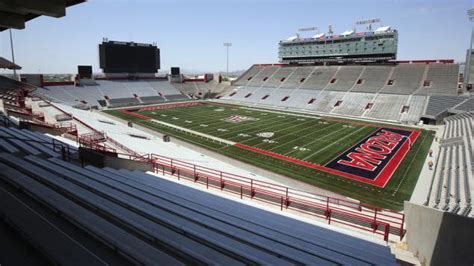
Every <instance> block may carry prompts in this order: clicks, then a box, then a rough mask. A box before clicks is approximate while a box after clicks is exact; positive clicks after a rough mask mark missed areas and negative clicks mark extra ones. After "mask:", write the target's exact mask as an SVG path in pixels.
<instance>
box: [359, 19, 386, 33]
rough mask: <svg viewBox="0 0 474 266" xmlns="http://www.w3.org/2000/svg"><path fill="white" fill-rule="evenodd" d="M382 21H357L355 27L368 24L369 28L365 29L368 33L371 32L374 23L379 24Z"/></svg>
mask: <svg viewBox="0 0 474 266" xmlns="http://www.w3.org/2000/svg"><path fill="white" fill-rule="evenodd" d="M381 21H382V20H381V19H379V18H372V19H364V20H358V21H356V22H355V24H356V25H366V24H369V26H368V27H367V29H368V30H369V31H372V24H374V23H379V22H381Z"/></svg>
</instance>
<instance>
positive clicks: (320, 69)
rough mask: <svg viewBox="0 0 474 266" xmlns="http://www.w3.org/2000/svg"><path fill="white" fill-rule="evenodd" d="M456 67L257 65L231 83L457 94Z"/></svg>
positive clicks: (416, 65) (316, 88) (457, 69)
mask: <svg viewBox="0 0 474 266" xmlns="http://www.w3.org/2000/svg"><path fill="white" fill-rule="evenodd" d="M458 74H459V65H458V64H399V65H396V66H383V65H382V66H298V67H295V66H260V65H254V66H252V67H251V68H250V69H249V70H248V71H247V72H245V73H244V74H243V75H242V76H241V77H239V79H237V80H236V81H235V82H234V83H233V84H234V85H236V86H250V87H261V86H263V87H280V88H291V89H293V88H301V89H312V90H322V89H324V88H326V89H328V90H333V91H348V90H351V91H354V92H372V93H376V92H380V93H387V94H417V95H432V94H443V95H457V94H458V91H457V85H458Z"/></svg>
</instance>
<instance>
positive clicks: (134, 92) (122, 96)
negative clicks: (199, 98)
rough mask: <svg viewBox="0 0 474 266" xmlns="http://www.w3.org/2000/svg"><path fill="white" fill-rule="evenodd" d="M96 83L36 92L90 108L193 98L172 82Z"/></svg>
mask: <svg viewBox="0 0 474 266" xmlns="http://www.w3.org/2000/svg"><path fill="white" fill-rule="evenodd" d="M95 83H96V85H87V86H81V87H76V86H73V85H67V86H50V87H46V88H38V89H37V90H36V93H38V94H40V95H42V96H45V97H47V98H48V99H51V100H53V101H55V102H61V103H65V104H68V105H71V106H90V107H93V106H98V105H100V106H102V107H106V106H108V107H121V106H130V105H141V104H153V103H162V102H169V101H182V100H188V99H189V97H187V96H186V95H183V94H182V93H181V92H180V91H179V90H177V89H176V88H175V87H174V86H173V85H171V84H170V83H169V82H168V81H109V80H97V81H95Z"/></svg>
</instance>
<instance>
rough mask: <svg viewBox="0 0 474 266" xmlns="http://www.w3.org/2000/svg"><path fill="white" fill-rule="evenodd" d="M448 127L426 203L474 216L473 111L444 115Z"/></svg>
mask: <svg viewBox="0 0 474 266" xmlns="http://www.w3.org/2000/svg"><path fill="white" fill-rule="evenodd" d="M444 121H445V129H444V133H443V138H442V140H441V147H440V151H439V155H438V158H437V163H436V168H435V170H434V173H433V177H432V181H431V186H430V191H429V193H428V194H427V199H426V202H425V204H424V205H425V206H429V207H433V208H438V209H441V210H443V211H449V212H451V213H454V214H458V215H463V216H472V209H473V202H472V198H471V196H472V193H473V191H474V178H473V176H474V174H473V170H474V160H473V142H474V138H473V134H472V130H473V114H472V113H464V114H459V115H455V116H450V117H447V118H445V119H444Z"/></svg>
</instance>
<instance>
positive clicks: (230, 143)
mask: <svg viewBox="0 0 474 266" xmlns="http://www.w3.org/2000/svg"><path fill="white" fill-rule="evenodd" d="M150 121H152V122H155V123H157V124H162V125H165V126H167V127H171V128H175V129H178V130H181V131H186V132H189V133H191V134H194V135H197V136H201V137H205V138H208V139H212V140H215V141H219V142H222V143H225V144H227V145H235V144H236V143H235V142H233V141H228V140H225V139H221V138H216V137H214V136H211V135H207V134H203V133H201V132H198V131H194V130H191V129H187V128H184V127H180V126H177V125H173V124H170V123H166V122H163V121H159V120H156V119H151V120H150Z"/></svg>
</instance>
